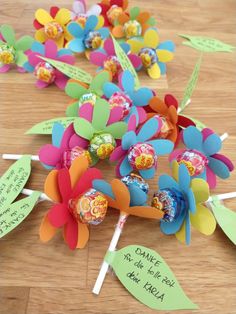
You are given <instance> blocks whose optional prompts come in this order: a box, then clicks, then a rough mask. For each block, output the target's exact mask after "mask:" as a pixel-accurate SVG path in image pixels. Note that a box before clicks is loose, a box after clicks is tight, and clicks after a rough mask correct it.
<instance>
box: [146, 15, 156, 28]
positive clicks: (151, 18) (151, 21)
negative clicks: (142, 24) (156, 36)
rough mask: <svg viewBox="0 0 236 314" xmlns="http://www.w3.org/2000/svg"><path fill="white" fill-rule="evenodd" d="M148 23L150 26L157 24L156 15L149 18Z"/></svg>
mask: <svg viewBox="0 0 236 314" xmlns="http://www.w3.org/2000/svg"><path fill="white" fill-rule="evenodd" d="M147 24H148V25H150V26H155V25H156V24H157V20H156V19H155V17H153V16H151V17H150V18H149V19H148V20H147Z"/></svg>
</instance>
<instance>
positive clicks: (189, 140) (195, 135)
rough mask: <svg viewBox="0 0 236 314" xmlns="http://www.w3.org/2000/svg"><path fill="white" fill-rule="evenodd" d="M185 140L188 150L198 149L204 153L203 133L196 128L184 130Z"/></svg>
mask: <svg viewBox="0 0 236 314" xmlns="http://www.w3.org/2000/svg"><path fill="white" fill-rule="evenodd" d="M183 139H184V144H185V146H186V147H187V148H189V149H196V150H199V151H201V152H202V150H203V147H202V140H203V138H202V133H201V131H199V130H198V129H197V128H196V127H195V126H189V127H187V128H186V129H185V130H184V132H183Z"/></svg>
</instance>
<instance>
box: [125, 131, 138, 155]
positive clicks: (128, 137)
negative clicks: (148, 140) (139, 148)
mask: <svg viewBox="0 0 236 314" xmlns="http://www.w3.org/2000/svg"><path fill="white" fill-rule="evenodd" d="M136 143H137V137H136V134H135V133H134V132H133V131H130V132H127V133H126V134H124V135H123V137H122V149H123V150H128V149H129V148H130V147H131V146H132V145H134V144H136Z"/></svg>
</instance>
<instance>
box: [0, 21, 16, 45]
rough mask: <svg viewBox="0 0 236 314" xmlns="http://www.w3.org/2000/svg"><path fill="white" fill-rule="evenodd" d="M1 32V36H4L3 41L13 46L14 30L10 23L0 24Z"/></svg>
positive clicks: (14, 40)
mask: <svg viewBox="0 0 236 314" xmlns="http://www.w3.org/2000/svg"><path fill="white" fill-rule="evenodd" d="M0 30H1V33H2V36H3V37H4V39H5V41H6V42H7V43H8V44H9V45H10V46H14V45H15V42H16V38H15V31H14V29H13V28H12V27H11V26H10V25H5V24H4V25H2V26H1V29H0Z"/></svg>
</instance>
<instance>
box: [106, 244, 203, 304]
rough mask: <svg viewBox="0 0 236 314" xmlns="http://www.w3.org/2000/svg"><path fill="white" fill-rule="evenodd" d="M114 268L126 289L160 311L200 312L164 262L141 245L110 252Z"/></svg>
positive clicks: (110, 260)
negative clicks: (185, 310)
mask: <svg viewBox="0 0 236 314" xmlns="http://www.w3.org/2000/svg"><path fill="white" fill-rule="evenodd" d="M105 260H106V261H107V263H108V264H110V265H111V266H112V268H113V269H114V271H115V273H116V275H117V277H118V278H119V280H120V281H121V283H122V284H123V285H124V286H125V288H126V289H127V290H128V291H129V292H130V293H131V294H132V295H133V296H134V297H135V298H136V299H138V300H139V301H140V302H142V303H143V304H145V305H147V306H148V307H150V308H152V309H156V310H180V309H197V308H198V306H197V305H196V304H194V303H193V302H192V301H191V300H190V299H189V298H188V297H187V296H186V294H185V293H184V291H183V289H182V288H181V287H180V285H179V283H178V281H177V279H176V278H175V276H174V274H173V272H172V271H171V269H170V268H169V266H168V265H167V263H166V262H165V261H164V259H163V258H162V257H161V256H160V255H159V254H158V253H156V252H155V251H153V250H151V249H148V248H146V247H144V246H141V245H129V246H126V247H124V248H123V249H121V250H119V251H115V252H108V253H107V254H106V256H105Z"/></svg>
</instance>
